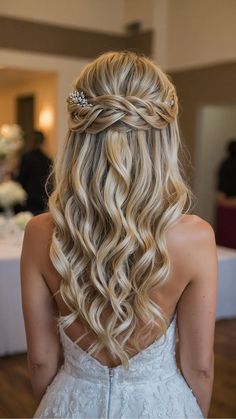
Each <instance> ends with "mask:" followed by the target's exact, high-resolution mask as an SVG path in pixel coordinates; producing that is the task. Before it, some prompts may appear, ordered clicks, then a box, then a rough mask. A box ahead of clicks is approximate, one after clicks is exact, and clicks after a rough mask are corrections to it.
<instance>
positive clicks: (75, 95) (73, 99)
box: [67, 90, 93, 108]
mask: <svg viewBox="0 0 236 419" xmlns="http://www.w3.org/2000/svg"><path fill="white" fill-rule="evenodd" d="M67 102H68V103H70V104H74V105H80V106H82V107H83V108H84V107H87V106H93V105H92V104H91V103H88V100H87V99H86V97H85V95H84V92H83V91H82V90H81V91H80V92H79V91H78V90H74V92H72V93H70V94H69V96H68V98H67Z"/></svg>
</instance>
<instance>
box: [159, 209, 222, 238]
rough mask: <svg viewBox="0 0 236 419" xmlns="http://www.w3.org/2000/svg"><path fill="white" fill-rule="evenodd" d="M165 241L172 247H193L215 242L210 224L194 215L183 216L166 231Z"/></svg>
mask: <svg viewBox="0 0 236 419" xmlns="http://www.w3.org/2000/svg"><path fill="white" fill-rule="evenodd" d="M167 240H168V241H169V242H170V244H171V243H172V244H173V245H178V246H180V245H194V244H196V245H197V244H199V243H201V242H211V241H213V242H214V241H215V232H214V229H213V228H212V226H211V224H210V223H208V222H207V221H206V220H204V219H203V218H201V217H199V216H198V215H195V214H183V215H182V216H181V218H180V219H179V220H178V221H177V222H176V223H175V224H174V225H173V226H172V227H171V228H170V229H169V230H168V232H167Z"/></svg>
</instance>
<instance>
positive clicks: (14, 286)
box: [0, 240, 236, 356]
mask: <svg viewBox="0 0 236 419" xmlns="http://www.w3.org/2000/svg"><path fill="white" fill-rule="evenodd" d="M217 252H218V259H219V285H218V301H217V319H222V318H228V317H236V302H235V301H236V250H231V249H227V248H224V247H218V248H217ZM20 254H21V245H19V244H18V245H16V244H15V243H12V244H11V245H10V244H6V243H4V242H3V241H1V240H0V356H1V355H5V354H13V353H18V352H25V351H26V339H25V331H24V322H23V315H22V308H21V290H20V263H19V262H20Z"/></svg>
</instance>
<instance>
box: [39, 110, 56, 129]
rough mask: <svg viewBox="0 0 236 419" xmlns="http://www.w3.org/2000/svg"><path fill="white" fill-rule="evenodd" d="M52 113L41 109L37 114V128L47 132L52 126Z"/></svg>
mask: <svg viewBox="0 0 236 419" xmlns="http://www.w3.org/2000/svg"><path fill="white" fill-rule="evenodd" d="M53 119H54V118H53V111H52V109H50V108H45V109H43V110H42V111H41V112H40V114H39V126H40V128H41V129H42V130H48V129H50V128H52V125H53Z"/></svg>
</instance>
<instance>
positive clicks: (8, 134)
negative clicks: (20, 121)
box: [0, 124, 23, 160]
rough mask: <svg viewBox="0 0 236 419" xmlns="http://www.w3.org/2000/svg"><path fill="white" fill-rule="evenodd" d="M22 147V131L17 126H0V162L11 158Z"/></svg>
mask: <svg viewBox="0 0 236 419" xmlns="http://www.w3.org/2000/svg"><path fill="white" fill-rule="evenodd" d="M22 146H23V131H22V129H21V127H20V126H19V125H17V124H13V125H7V124H4V125H2V127H1V129H0V160H4V159H6V158H9V157H11V156H12V155H13V154H14V153H15V152H16V151H18V150H19V149H20V148H21V147H22Z"/></svg>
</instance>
